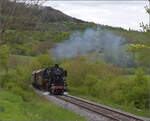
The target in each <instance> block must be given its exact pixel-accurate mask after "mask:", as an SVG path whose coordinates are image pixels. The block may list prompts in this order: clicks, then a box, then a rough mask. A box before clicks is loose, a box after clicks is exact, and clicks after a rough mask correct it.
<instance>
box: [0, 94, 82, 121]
mask: <svg viewBox="0 0 150 121" xmlns="http://www.w3.org/2000/svg"><path fill="white" fill-rule="evenodd" d="M0 97H1V98H0V107H2V112H1V116H0V120H16V121H17V120H82V121H83V120H85V119H84V118H83V117H81V116H78V115H76V114H74V113H73V112H70V111H68V110H65V109H63V108H60V107H57V106H56V105H54V104H52V103H51V102H49V101H47V100H46V99H44V98H43V97H38V96H35V97H33V99H32V101H30V102H24V101H23V100H22V98H21V97H20V96H17V95H15V94H13V93H11V92H8V91H1V93H0Z"/></svg>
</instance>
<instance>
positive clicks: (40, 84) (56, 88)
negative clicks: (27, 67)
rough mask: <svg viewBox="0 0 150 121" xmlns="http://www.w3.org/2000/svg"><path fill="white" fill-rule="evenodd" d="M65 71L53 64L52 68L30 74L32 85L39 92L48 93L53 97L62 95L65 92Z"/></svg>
mask: <svg viewBox="0 0 150 121" xmlns="http://www.w3.org/2000/svg"><path fill="white" fill-rule="evenodd" d="M65 77H67V71H66V70H64V69H63V68H61V67H59V65H58V64H55V66H53V67H48V68H45V69H39V70H36V71H34V72H32V78H33V79H32V80H33V83H32V85H33V86H34V87H35V88H37V89H40V90H44V91H49V92H50V94H53V95H62V94H63V93H64V91H66V89H67V88H66V87H67V83H66V81H65Z"/></svg>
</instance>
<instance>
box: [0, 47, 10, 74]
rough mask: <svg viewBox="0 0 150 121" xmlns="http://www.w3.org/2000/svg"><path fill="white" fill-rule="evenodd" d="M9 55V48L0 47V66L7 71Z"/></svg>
mask: <svg viewBox="0 0 150 121" xmlns="http://www.w3.org/2000/svg"><path fill="white" fill-rule="evenodd" d="M9 55H10V51H9V47H8V46H7V45H3V46H0V66H1V67H4V68H5V69H6V70H7V71H8V57H9Z"/></svg>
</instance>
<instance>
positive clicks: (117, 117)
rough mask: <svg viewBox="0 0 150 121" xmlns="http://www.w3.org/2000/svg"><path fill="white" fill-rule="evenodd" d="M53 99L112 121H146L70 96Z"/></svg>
mask: <svg viewBox="0 0 150 121" xmlns="http://www.w3.org/2000/svg"><path fill="white" fill-rule="evenodd" d="M55 97H56V98H59V99H61V100H64V101H66V102H69V103H72V104H74V105H77V106H79V107H82V108H84V109H87V110H89V111H91V112H94V113H97V114H99V115H102V116H104V117H107V118H109V119H111V120H114V121H147V120H145V119H143V118H141V117H138V116H135V115H131V114H128V113H124V112H121V111H117V110H115V109H111V108H109V107H106V106H103V105H99V104H96V103H93V102H91V101H86V100H84V99H81V98H77V97H74V96H71V95H62V96H55Z"/></svg>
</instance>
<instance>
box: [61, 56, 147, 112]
mask: <svg viewBox="0 0 150 121" xmlns="http://www.w3.org/2000/svg"><path fill="white" fill-rule="evenodd" d="M62 66H63V67H64V68H65V69H66V70H67V71H68V77H67V81H68V86H69V87H68V88H69V91H70V92H71V93H74V94H77V95H87V96H92V97H95V98H98V99H100V100H105V101H108V102H111V103H115V104H118V105H123V106H129V107H133V108H138V109H148V108H149V103H148V100H149V87H148V81H149V80H148V77H147V76H146V74H145V73H144V72H143V71H142V70H138V71H137V72H136V74H135V76H134V77H133V78H130V77H128V76H125V75H124V73H122V71H121V69H120V68H117V67H115V66H114V65H111V64H106V63H105V62H102V61H95V62H90V61H88V59H86V57H77V58H76V59H74V60H70V61H66V62H65V63H64V64H62Z"/></svg>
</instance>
